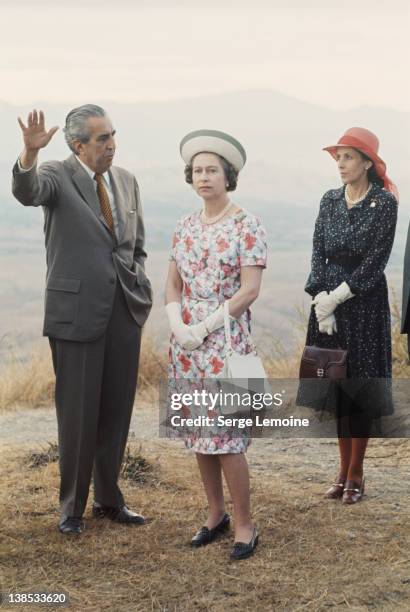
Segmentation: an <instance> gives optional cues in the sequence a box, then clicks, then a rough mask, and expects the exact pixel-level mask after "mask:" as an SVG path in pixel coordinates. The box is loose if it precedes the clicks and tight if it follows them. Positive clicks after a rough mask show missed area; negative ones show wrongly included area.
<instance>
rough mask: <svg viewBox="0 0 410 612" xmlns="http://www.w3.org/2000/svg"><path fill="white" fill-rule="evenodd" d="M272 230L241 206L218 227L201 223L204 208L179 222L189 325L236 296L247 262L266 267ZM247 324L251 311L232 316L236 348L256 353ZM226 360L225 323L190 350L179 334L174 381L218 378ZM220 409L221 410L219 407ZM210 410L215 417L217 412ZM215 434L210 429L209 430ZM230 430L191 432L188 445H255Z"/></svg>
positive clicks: (172, 354)
mask: <svg viewBox="0 0 410 612" xmlns="http://www.w3.org/2000/svg"><path fill="white" fill-rule="evenodd" d="M266 256H267V246H266V232H265V229H264V228H263V226H262V224H261V222H260V221H259V219H258V218H257V217H255V216H254V215H252V214H251V213H249V212H247V211H245V210H243V209H242V210H240V211H238V212H237V213H236V214H233V215H231V216H228V217H225V218H224V219H221V221H219V222H217V223H214V224H212V225H205V224H203V223H202V221H201V213H200V211H198V212H194V213H192V214H190V215H188V216H186V217H184V218H183V219H181V220H180V221H179V222H178V223H177V226H176V229H175V233H174V238H173V246H172V252H171V257H170V259H171V260H174V261H175V263H176V265H177V269H178V272H179V274H180V276H181V279H182V283H183V288H182V298H181V309H182V318H183V321H184V323H186V324H187V325H194V324H195V323H199V322H200V321H203V320H204V319H205V318H206V317H207V316H208V315H209V314H211V313H212V312H214V311H215V310H217V308H218V307H219V305H220V304H222V303H223V302H224V301H225V300H226V299H229V298H231V297H232V296H233V295H234V294H235V293H236V292H237V291H238V289H239V288H240V273H241V267H242V266H261V267H263V268H265V267H266ZM244 327H247V329H250V311H249V309H248V310H247V311H245V312H244V313H243V314H242V315H241V317H240V318H239V319H238V320H236V319H233V318H232V319H231V339H232V347H233V349H234V350H235V351H237V352H238V353H241V354H246V353H249V352H250V351H251V347H250V346H249V343H248V341H247V337H246V335H245V333H244V331H243V329H244ZM224 358H225V332H224V328H223V326H222V327H220V328H219V329H217V330H216V331H214V332H212V333H211V334H209V336H207V337H206V338H205V341H204V342H203V344H202V345H201V346H200V347H199V348H197V349H195V350H193V351H188V350H186V349H184V348H183V347H182V346H180V345H179V344H178V343H177V341H176V339H175V337H174V335H172V336H171V345H170V349H169V372H168V376H169V383H170V387H172V381H173V380H176V379H180V378H186V379H192V380H193V382H195V381H199V380H201V379H208V378H213V377H216V376H218V375H220V374H221V372H222V369H223V366H224ZM215 410H217V408H216V409H215ZM207 414H208V415H209V416H210V417H211V416H213V417H215V416H216V413H215V412H213V411H208V410H207ZM190 415H192V416H195V415H194V414H192V412H191V410H190V408H188V407H183V409H182V415H181V416H184V417H189V416H190ZM208 432H209V430H208ZM235 432H236V433H235V434H234V433H232V432H230V431H224V432H223V433H221V429H219V430H216V431H215V435H210V434H209V433H207V435H206V437H205V436H204V437H202V435H201V428H200V427H198V428H196V429H195V430H192V428H191V429H190V430H189V431H188V432H187V433H186V435H185V436H184V438H185V445H186V447H187V448H191V449H193V450H194V451H195V452H199V453H205V454H220V453H241V452H245V451H246V449H247V446H248V445H249V441H250V440H249V437H246V436H240V437H238V434H237V431H236V430H235Z"/></svg>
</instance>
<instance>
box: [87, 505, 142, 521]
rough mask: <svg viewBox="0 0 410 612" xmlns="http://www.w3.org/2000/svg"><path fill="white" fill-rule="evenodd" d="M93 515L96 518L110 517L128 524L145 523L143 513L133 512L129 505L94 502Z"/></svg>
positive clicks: (112, 519)
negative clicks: (108, 504)
mask: <svg viewBox="0 0 410 612" xmlns="http://www.w3.org/2000/svg"><path fill="white" fill-rule="evenodd" d="M93 516H95V517H96V518H109V519H110V520H111V521H115V522H116V523H123V524H126V525H144V524H145V518H144V517H143V516H142V515H141V514H136V512H132V510H130V509H129V508H127V506H114V507H113V506H103V505H102V504H97V503H96V502H94V504H93Z"/></svg>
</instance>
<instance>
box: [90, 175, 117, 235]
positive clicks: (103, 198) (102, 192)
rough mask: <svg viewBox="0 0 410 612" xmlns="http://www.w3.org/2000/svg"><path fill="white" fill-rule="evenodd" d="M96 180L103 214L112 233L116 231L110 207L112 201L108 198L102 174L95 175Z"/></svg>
mask: <svg viewBox="0 0 410 612" xmlns="http://www.w3.org/2000/svg"><path fill="white" fill-rule="evenodd" d="M94 179H95V180H96V181H97V195H98V199H99V200H100V207H101V212H102V214H103V217H104V219H105V221H106V222H107V225H108V227H109V228H110V230H111V232H113V231H114V221H113V218H112V211H111V206H110V199H109V197H108V193H107V190H106V188H105V185H104V178H103V175H102V174H97V173H96V174H94Z"/></svg>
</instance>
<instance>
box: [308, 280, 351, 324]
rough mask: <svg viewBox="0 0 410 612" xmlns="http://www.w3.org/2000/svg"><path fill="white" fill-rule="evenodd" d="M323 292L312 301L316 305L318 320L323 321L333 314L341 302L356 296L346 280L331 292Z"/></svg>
mask: <svg viewBox="0 0 410 612" xmlns="http://www.w3.org/2000/svg"><path fill="white" fill-rule="evenodd" d="M323 294H324V292H323V291H322V292H321V293H319V294H318V295H317V296H316V297H315V299H314V300H313V302H312V304H313V306H314V307H315V313H316V318H317V320H318V321H322V320H323V319H325V318H326V317H328V316H329V315H331V314H333V313H334V311H335V310H336V308H337V306H339V304H342V303H343V302H345V301H346V300H349V299H350V298H352V297H354V294H353V293H352V292H351V291H350V287H349V285H348V284H347V283H346V281H343V283H341V284H340V285H339V286H338V287H336V289H334V290H333V291H331V292H330V293H329V294H325V295H323Z"/></svg>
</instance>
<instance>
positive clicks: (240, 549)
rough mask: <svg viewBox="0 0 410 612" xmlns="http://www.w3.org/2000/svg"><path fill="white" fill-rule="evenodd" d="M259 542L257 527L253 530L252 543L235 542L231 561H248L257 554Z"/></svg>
mask: <svg viewBox="0 0 410 612" xmlns="http://www.w3.org/2000/svg"><path fill="white" fill-rule="evenodd" d="M258 541H259V534H258V532H257V531H256V527H254V528H253V534H252V538H251V541H250V542H234V545H233V548H232V551H231V555H230V559H231V561H239V559H247V558H248V557H250V556H251V555H253V553H254V552H255V548H256V546H257V544H258Z"/></svg>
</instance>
